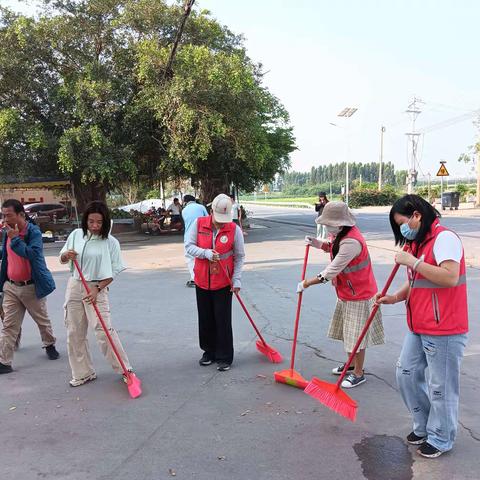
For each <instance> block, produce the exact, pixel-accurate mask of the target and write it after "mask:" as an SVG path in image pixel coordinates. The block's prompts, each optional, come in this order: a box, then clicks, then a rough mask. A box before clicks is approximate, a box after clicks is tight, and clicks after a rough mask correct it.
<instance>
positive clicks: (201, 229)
mask: <svg viewBox="0 0 480 480" xmlns="http://www.w3.org/2000/svg"><path fill="white" fill-rule="evenodd" d="M185 235H186V237H185V250H186V252H187V253H188V254H189V255H191V256H192V257H195V267H194V273H195V275H194V277H195V288H196V295H197V310H198V331H199V337H200V348H201V349H202V350H203V352H204V353H203V356H202V358H201V359H200V361H199V363H200V365H202V366H207V365H211V364H212V363H213V362H217V370H219V371H221V372H225V371H227V370H229V369H230V365H231V364H232V362H233V333H232V291H237V292H238V291H239V290H240V287H241V275H242V266H243V260H244V257H245V250H244V242H243V234H242V230H241V229H240V227H239V226H238V225H236V224H235V223H233V221H232V200H231V199H230V197H228V196H227V195H224V194H221V195H218V196H216V197H215V199H214V200H213V202H212V214H211V215H210V216H208V217H200V218H197V219H196V220H195V222H194V223H193V224H192V226H191V228H190V229H189V231H188V232H187V233H186V234H185ZM220 262H221V264H222V265H220V264H219V263H220ZM222 267H223V268H222ZM227 275H228V276H227ZM229 277H230V278H229ZM231 285H233V286H231Z"/></svg>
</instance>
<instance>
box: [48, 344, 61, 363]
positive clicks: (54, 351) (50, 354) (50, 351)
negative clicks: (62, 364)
mask: <svg viewBox="0 0 480 480" xmlns="http://www.w3.org/2000/svg"><path fill="white" fill-rule="evenodd" d="M45 352H46V353H47V357H48V358H49V359H50V360H56V359H57V358H58V357H59V356H60V354H59V353H58V352H57V349H56V348H55V345H49V346H48V347H45Z"/></svg>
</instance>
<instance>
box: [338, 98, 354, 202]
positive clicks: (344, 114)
mask: <svg viewBox="0 0 480 480" xmlns="http://www.w3.org/2000/svg"><path fill="white" fill-rule="evenodd" d="M357 110H358V108H352V107H345V108H344V109H343V110H342V111H341V112H340V113H339V114H338V115H337V117H343V118H350V117H351V116H352V115H353V114H354V113H355V112H356V111H357ZM349 143H350V142H349V139H348V138H347V158H346V161H345V164H346V166H345V203H346V204H347V205H348V201H349V197H350V175H349V168H348V161H349V158H348V157H349V156H350V148H349Z"/></svg>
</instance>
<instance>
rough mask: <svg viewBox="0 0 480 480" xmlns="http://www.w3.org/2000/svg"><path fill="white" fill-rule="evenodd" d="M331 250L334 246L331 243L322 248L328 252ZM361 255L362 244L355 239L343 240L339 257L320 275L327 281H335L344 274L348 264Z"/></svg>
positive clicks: (339, 248) (339, 249)
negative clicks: (339, 275)
mask: <svg viewBox="0 0 480 480" xmlns="http://www.w3.org/2000/svg"><path fill="white" fill-rule="evenodd" d="M331 248H332V244H330V243H328V244H327V243H324V244H323V246H322V250H324V251H326V252H330V249H331ZM361 253H362V244H361V243H360V242H359V241H358V240H355V239H354V238H344V239H343V240H340V245H339V247H338V253H337V255H336V256H335V258H334V259H333V260H332V261H331V262H330V263H329V264H328V265H327V266H326V267H325V269H324V270H323V271H322V272H321V273H320V275H321V276H322V277H323V278H325V279H327V280H332V279H334V278H335V277H336V276H337V275H338V274H340V273H342V272H343V270H345V268H346V267H347V266H348V264H349V263H350V262H351V261H352V260H354V259H355V258H357V257H358V256H359V255H360V254H361Z"/></svg>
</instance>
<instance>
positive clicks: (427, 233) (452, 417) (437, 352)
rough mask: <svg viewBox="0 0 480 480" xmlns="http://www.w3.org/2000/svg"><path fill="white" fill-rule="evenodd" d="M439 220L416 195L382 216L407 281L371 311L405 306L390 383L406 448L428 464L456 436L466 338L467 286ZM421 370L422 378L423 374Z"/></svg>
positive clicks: (460, 256) (455, 241)
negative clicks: (408, 425)
mask: <svg viewBox="0 0 480 480" xmlns="http://www.w3.org/2000/svg"><path fill="white" fill-rule="evenodd" d="M439 218H440V213H439V212H438V211H437V210H435V208H434V207H432V205H430V204H429V203H428V202H427V201H426V200H424V199H423V198H421V197H419V196H418V195H406V196H405V197H403V198H401V199H400V200H397V202H395V203H394V205H393V207H392V209H391V211H390V223H391V226H392V230H393V234H394V236H395V243H396V244H397V245H404V244H408V245H409V250H408V252H401V253H398V254H397V255H396V257H395V261H396V262H397V263H399V264H400V265H405V266H406V267H407V273H408V281H407V282H406V283H405V284H404V285H403V287H402V288H401V289H400V290H398V291H397V292H396V293H395V294H393V295H386V296H385V297H380V295H379V298H378V300H377V302H378V303H379V304H394V303H397V302H405V305H406V308H407V323H408V328H409V330H410V331H409V332H408V333H407V335H406V337H405V340H404V343H403V347H402V352H401V354H400V358H399V360H398V363H397V383H398V386H399V388H400V393H401V394H402V397H403V400H404V402H405V404H406V406H407V408H408V409H409V411H410V413H411V414H412V417H413V431H412V432H411V433H410V434H409V435H408V436H407V441H408V443H410V444H413V445H420V447H419V449H418V450H417V452H418V453H419V454H420V455H422V456H424V457H428V458H435V457H438V456H440V455H441V454H442V453H444V452H446V451H448V450H450V449H451V448H452V446H453V442H454V440H455V437H456V434H457V423H458V397H459V378H460V364H461V361H462V358H463V351H464V349H465V345H466V341H467V335H466V334H467V332H468V307H467V283H466V268H465V257H464V253H463V246H462V242H461V240H460V238H459V237H458V236H457V235H456V234H455V233H453V232H451V231H449V230H448V229H446V228H445V227H442V226H441V225H440V223H439ZM427 367H428V373H426V371H425V370H426V368H427Z"/></svg>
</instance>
